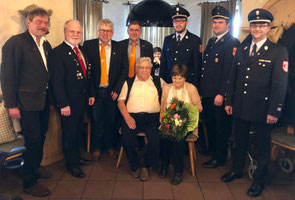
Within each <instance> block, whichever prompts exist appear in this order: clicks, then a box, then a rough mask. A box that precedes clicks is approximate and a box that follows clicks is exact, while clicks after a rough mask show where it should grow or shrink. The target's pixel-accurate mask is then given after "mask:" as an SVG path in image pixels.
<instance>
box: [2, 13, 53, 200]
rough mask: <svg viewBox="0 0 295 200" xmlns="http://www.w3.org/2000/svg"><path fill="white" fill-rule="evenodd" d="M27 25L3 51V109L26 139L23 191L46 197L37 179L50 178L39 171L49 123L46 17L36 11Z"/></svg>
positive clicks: (29, 18)
mask: <svg viewBox="0 0 295 200" xmlns="http://www.w3.org/2000/svg"><path fill="white" fill-rule="evenodd" d="M26 22H27V25H28V30H27V31H26V32H24V33H21V34H19V35H16V36H13V37H11V38H10V39H9V40H8V41H7V42H6V43H5V44H4V46H3V48H2V67H1V86H2V92H3V99H4V102H5V107H7V108H8V109H9V114H10V116H11V117H14V118H18V119H20V122H21V126H22V134H23V136H24V139H25V147H26V149H27V151H26V152H25V153H24V154H23V156H24V160H25V164H24V183H23V186H24V191H25V192H27V193H29V194H32V195H34V196H46V195H48V194H49V193H50V191H49V189H48V188H46V187H44V186H42V185H41V184H40V183H37V178H49V177H50V176H51V174H50V173H49V172H48V171H44V169H43V170H41V171H40V169H41V168H40V163H41V161H42V156H43V145H44V141H45V134H46V132H47V129H48V120H49V102H48V80H49V72H48V68H47V56H48V54H49V52H50V51H51V46H50V44H49V42H47V40H46V39H45V37H44V36H45V34H46V33H47V31H48V24H49V15H48V13H47V11H46V10H44V9H41V8H36V9H34V10H32V11H31V12H30V13H29V14H28V17H27V20H26Z"/></svg>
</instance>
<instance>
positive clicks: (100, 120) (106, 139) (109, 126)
mask: <svg viewBox="0 0 295 200" xmlns="http://www.w3.org/2000/svg"><path fill="white" fill-rule="evenodd" d="M97 94H98V95H97V97H96V98H95V103H94V105H93V106H92V113H91V129H92V131H91V135H92V139H91V142H92V147H93V149H95V150H96V149H97V150H103V149H105V150H108V149H110V148H112V147H113V145H114V134H115V130H116V122H115V117H116V110H117V101H116V100H115V101H114V100H112V98H111V95H110V92H109V91H108V89H104V88H101V89H98V91H97Z"/></svg>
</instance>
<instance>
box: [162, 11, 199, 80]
mask: <svg viewBox="0 0 295 200" xmlns="http://www.w3.org/2000/svg"><path fill="white" fill-rule="evenodd" d="M189 16H190V14H189V12H188V11H187V10H185V9H184V8H182V7H179V6H176V7H175V8H174V9H173V10H172V11H171V18H172V20H173V26H174V29H175V32H176V33H173V34H171V35H168V36H166V37H165V39H164V44H163V48H162V56H161V66H160V77H161V78H162V79H163V80H164V81H165V82H166V83H171V82H172V79H171V69H172V67H173V65H175V64H185V65H186V66H187V68H188V77H187V79H186V80H187V82H189V83H192V84H194V85H195V86H196V85H197V78H198V74H199V72H198V70H199V69H200V66H201V63H202V41H201V39H200V38H199V37H198V36H196V35H194V34H192V33H190V32H189V31H188V30H187V29H186V27H187V25H188V20H187V18H188V17H189Z"/></svg>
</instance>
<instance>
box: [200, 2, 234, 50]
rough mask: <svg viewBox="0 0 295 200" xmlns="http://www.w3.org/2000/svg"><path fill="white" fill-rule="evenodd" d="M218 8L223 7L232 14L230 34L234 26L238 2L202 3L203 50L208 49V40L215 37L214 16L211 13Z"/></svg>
mask: <svg viewBox="0 0 295 200" xmlns="http://www.w3.org/2000/svg"><path fill="white" fill-rule="evenodd" d="M216 6H222V7H224V8H226V9H227V10H228V11H229V12H230V13H231V14H232V23H231V25H230V30H229V31H230V32H231V29H232V25H233V18H234V16H235V12H236V0H228V1H224V2H204V3H201V10H202V11H201V12H202V18H201V39H202V44H203V49H205V48H206V45H207V42H208V40H209V39H210V38H211V37H212V36H213V35H214V33H213V30H212V18H211V17H212V16H211V12H212V10H213V8H215V7H216Z"/></svg>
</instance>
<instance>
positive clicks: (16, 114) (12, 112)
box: [8, 107, 21, 119]
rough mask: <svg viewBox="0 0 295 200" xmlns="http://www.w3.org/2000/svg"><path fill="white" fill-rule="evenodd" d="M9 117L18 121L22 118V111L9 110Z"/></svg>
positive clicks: (16, 109)
mask: <svg viewBox="0 0 295 200" xmlns="http://www.w3.org/2000/svg"><path fill="white" fill-rule="evenodd" d="M8 110H9V115H10V116H11V117H13V118H16V119H20V118H21V116H20V110H19V109H18V107H15V108H9V109H8Z"/></svg>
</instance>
